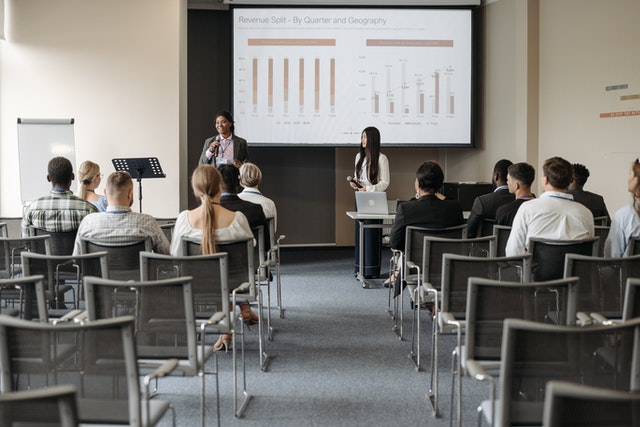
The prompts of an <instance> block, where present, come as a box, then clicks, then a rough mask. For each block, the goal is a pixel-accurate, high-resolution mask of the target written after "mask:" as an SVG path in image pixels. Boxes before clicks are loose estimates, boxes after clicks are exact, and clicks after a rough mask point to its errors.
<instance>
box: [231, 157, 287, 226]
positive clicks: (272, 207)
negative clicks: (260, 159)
mask: <svg viewBox="0 0 640 427" xmlns="http://www.w3.org/2000/svg"><path fill="white" fill-rule="evenodd" d="M261 182H262V171H261V170H260V168H259V167H258V166H257V165H255V164H253V163H251V162H246V163H243V164H242V166H240V185H241V186H242V187H244V189H243V190H242V191H241V192H240V193H238V197H240V198H241V199H242V200H245V201H247V202H251V203H256V204H259V205H260V206H262V211H263V212H264V216H265V217H266V218H273V221H274V225H275V226H276V227H277V226H278V223H277V216H278V212H277V211H276V204H275V203H274V202H273V200H271V199H270V198H268V197H265V196H264V195H263V194H262V193H261V192H260V190H259V189H258V186H259V185H260V183H261Z"/></svg>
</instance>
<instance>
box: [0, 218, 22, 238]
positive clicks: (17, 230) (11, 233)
mask: <svg viewBox="0 0 640 427" xmlns="http://www.w3.org/2000/svg"><path fill="white" fill-rule="evenodd" d="M0 222H3V223H5V224H7V235H6V236H4V235H3V237H20V236H21V235H22V217H21V216H2V217H0Z"/></svg>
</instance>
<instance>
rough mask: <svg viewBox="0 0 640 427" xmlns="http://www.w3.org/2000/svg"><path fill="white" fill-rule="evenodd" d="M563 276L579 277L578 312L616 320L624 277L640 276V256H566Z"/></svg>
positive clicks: (624, 281)
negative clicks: (598, 314) (597, 314)
mask: <svg viewBox="0 0 640 427" xmlns="http://www.w3.org/2000/svg"><path fill="white" fill-rule="evenodd" d="M564 276H565V277H571V276H577V277H579V278H580V281H579V283H580V287H579V288H578V301H577V303H576V304H577V307H576V309H577V310H578V311H581V312H586V313H600V314H602V315H603V316H605V317H608V318H611V319H620V318H621V317H622V306H623V302H624V293H625V284H626V283H627V278H629V277H640V255H635V256H631V257H624V258H602V257H597V256H586V255H577V254H566V256H565V266H564Z"/></svg>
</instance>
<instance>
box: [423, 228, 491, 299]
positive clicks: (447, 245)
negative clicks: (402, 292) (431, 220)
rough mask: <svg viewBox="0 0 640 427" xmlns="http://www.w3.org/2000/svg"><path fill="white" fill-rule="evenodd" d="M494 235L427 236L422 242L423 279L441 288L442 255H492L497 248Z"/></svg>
mask: <svg viewBox="0 0 640 427" xmlns="http://www.w3.org/2000/svg"><path fill="white" fill-rule="evenodd" d="M495 240H496V238H495V237H494V236H486V237H476V238H473V239H447V238H443V237H434V236H425V237H423V244H422V259H421V261H420V262H421V264H420V265H422V272H423V280H424V281H425V282H429V283H431V285H432V286H433V287H434V288H436V289H440V285H441V284H442V265H443V264H442V256H443V255H444V254H445V253H450V254H457V255H465V256H475V257H486V258H488V257H490V256H492V254H493V253H494V250H495Z"/></svg>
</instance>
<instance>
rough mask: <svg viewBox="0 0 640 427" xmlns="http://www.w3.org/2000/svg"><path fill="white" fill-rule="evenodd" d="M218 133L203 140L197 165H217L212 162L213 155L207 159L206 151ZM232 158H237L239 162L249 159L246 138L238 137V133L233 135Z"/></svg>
mask: <svg viewBox="0 0 640 427" xmlns="http://www.w3.org/2000/svg"><path fill="white" fill-rule="evenodd" d="M217 136H219V135H215V136H212V137H211V138H207V139H205V140H204V146H203V147H202V153H200V161H199V162H198V164H199V165H211V164H213V166H217V165H216V164H214V160H213V159H214V157H212V158H211V159H207V155H206V152H207V150H208V149H209V146H210V145H211V142H213V140H214V139H215V138H216V137H217ZM233 159H234V160H239V161H240V162H241V163H244V162H246V161H247V160H249V148H248V146H247V140H246V139H244V138H241V137H239V136H238V135H235V134H234V135H233Z"/></svg>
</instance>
